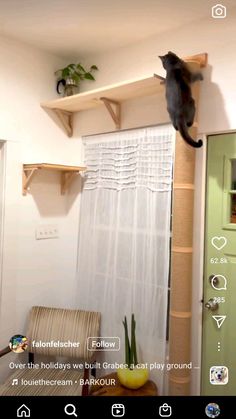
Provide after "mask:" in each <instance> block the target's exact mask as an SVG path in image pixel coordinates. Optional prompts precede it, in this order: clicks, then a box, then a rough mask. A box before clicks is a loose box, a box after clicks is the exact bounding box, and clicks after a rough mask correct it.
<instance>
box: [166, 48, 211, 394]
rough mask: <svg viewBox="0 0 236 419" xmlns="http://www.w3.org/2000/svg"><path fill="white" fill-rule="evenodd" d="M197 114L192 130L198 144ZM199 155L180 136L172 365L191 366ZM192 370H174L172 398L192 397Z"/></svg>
mask: <svg viewBox="0 0 236 419" xmlns="http://www.w3.org/2000/svg"><path fill="white" fill-rule="evenodd" d="M184 60H185V61H186V62H187V63H188V65H189V68H190V70H191V71H197V70H199V69H200V67H205V66H206V64H207V54H199V55H196V56H193V57H187V58H185V59H184ZM199 87H200V83H199V82H197V83H194V84H193V85H192V92H193V97H194V99H195V103H196V108H197V109H198V98H199ZM197 128H198V124H197V113H196V115H195V121H194V124H193V127H192V128H191V130H190V133H191V136H192V138H193V139H195V140H197V138H198V137H197V130H198V129H197ZM196 152H199V150H197V151H196V149H194V148H193V147H190V146H189V145H188V144H186V142H185V141H183V139H182V137H181V135H180V134H179V132H177V133H176V145H175V169H174V186H173V189H174V191H173V222H172V237H173V239H172V249H171V298H170V351H169V362H170V363H173V364H189V363H190V362H191V319H192V307H191V301H192V258H193V207H194V172H195V154H196ZM190 384H191V370H189V369H172V370H171V371H170V373H169V394H170V395H176V396H178V395H189V394H190Z"/></svg>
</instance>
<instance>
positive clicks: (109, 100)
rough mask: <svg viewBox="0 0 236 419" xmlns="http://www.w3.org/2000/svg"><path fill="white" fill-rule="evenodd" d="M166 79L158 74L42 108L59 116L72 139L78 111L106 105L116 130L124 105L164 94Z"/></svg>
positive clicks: (60, 100) (118, 127) (57, 100)
mask: <svg viewBox="0 0 236 419" xmlns="http://www.w3.org/2000/svg"><path fill="white" fill-rule="evenodd" d="M164 80H165V79H164V77H162V76H159V75H157V74H154V75H153V76H148V77H143V78H141V79H135V80H128V81H125V82H122V83H117V84H112V85H110V86H106V87H102V88H99V89H95V90H90V91H88V92H83V93H79V94H77V95H73V96H68V97H64V98H61V99H55V100H51V101H49V102H43V103H41V106H42V108H45V109H50V110H52V111H53V112H54V113H55V114H56V115H57V116H58V118H59V119H60V121H61V123H62V125H63V127H64V129H65V131H66V133H67V135H68V137H71V136H72V135H73V114H74V113H75V112H79V111H83V110H87V109H92V108H96V107H99V106H104V105H105V108H106V109H107V111H108V112H109V114H110V116H111V118H112V120H113V122H114V124H115V127H116V129H120V128H121V104H122V102H124V101H126V100H129V99H134V98H138V97H143V96H150V95H154V94H156V93H158V92H160V91H163V86H162V84H163V81H164Z"/></svg>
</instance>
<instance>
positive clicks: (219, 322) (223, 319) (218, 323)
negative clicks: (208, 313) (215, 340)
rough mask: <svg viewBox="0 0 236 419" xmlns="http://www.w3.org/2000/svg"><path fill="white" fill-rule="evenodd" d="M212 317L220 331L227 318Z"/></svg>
mask: <svg viewBox="0 0 236 419" xmlns="http://www.w3.org/2000/svg"><path fill="white" fill-rule="evenodd" d="M212 317H213V319H214V320H215V321H216V324H217V327H218V329H220V328H221V326H222V324H223V323H224V321H225V319H226V316H212Z"/></svg>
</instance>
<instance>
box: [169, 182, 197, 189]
mask: <svg viewBox="0 0 236 419" xmlns="http://www.w3.org/2000/svg"><path fill="white" fill-rule="evenodd" d="M173 189H192V190H194V189H195V186H194V185H193V184H192V183H175V184H174V185H173Z"/></svg>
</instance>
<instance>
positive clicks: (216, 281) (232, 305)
mask: <svg viewBox="0 0 236 419" xmlns="http://www.w3.org/2000/svg"><path fill="white" fill-rule="evenodd" d="M206 194H207V195H206V198H207V199H206V227H205V269H204V316H203V353H202V394H203V395H236V134H227V135H226V134H224V135H215V136H210V137H209V138H208V156H207V191H206Z"/></svg>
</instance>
